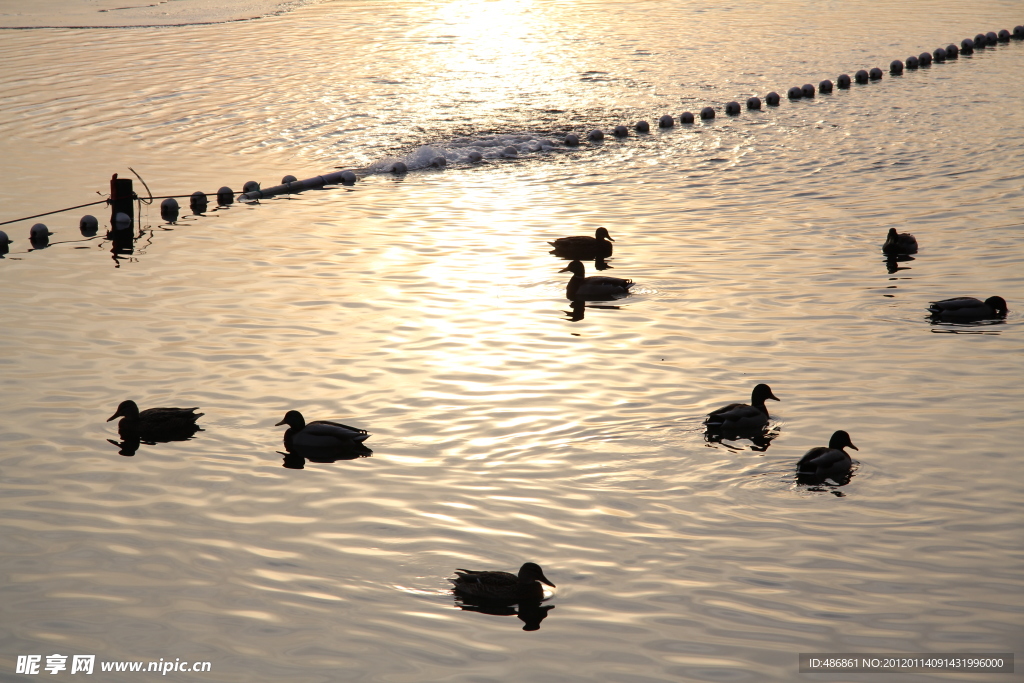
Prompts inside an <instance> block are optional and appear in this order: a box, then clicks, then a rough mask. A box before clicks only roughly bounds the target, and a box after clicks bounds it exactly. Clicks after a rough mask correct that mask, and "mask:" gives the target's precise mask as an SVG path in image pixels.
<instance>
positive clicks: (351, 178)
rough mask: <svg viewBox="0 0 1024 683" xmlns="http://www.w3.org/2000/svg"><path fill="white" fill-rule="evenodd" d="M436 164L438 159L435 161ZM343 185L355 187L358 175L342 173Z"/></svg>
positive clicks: (442, 164) (443, 163)
mask: <svg viewBox="0 0 1024 683" xmlns="http://www.w3.org/2000/svg"><path fill="white" fill-rule="evenodd" d="M438 159H444V157H438ZM434 162H435V163H436V162H437V159H434ZM445 163H447V162H442V163H441V166H444V165H445ZM341 184H342V185H355V184H356V174H355V173H353V172H352V171H342V172H341Z"/></svg>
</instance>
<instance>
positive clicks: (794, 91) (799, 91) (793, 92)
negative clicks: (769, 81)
mask: <svg viewBox="0 0 1024 683" xmlns="http://www.w3.org/2000/svg"><path fill="white" fill-rule="evenodd" d="M803 96H804V90H803V88H798V87H796V86H795V85H794V86H793V87H792V88H790V89H789V90H787V91H786V97H788V98H789V99H791V100H799V99H800V98H801V97H803Z"/></svg>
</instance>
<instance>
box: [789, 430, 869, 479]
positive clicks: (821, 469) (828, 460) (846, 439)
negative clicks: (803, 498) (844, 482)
mask: <svg viewBox="0 0 1024 683" xmlns="http://www.w3.org/2000/svg"><path fill="white" fill-rule="evenodd" d="M844 448H852V449H853V450H855V451H859V450H860V449H859V448H857V447H856V446H854V445H853V441H851V440H850V435H849V434H848V433H846V432H845V431H843V430H842V429H840V430H839V431H837V432H835V433H834V434H832V438H831V439H829V440H828V446H816V447H815V448H812V449H811V450H809V451H807V452H806V453H804V457H802V458H800V462H798V463H797V464H796V471H797V475H802V476H805V477H814V478H817V479H826V478H829V477H832V478H836V477H842V476H844V475H847V474H849V473H850V468H851V467H852V466H853V460H852V459H851V458H850V454H849V453H847V452H846V451H845V450H843V449H844Z"/></svg>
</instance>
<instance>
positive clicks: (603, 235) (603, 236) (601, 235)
mask: <svg viewBox="0 0 1024 683" xmlns="http://www.w3.org/2000/svg"><path fill="white" fill-rule="evenodd" d="M594 237H596V238H597V239H599V240H608V241H609V242H614V241H615V240H613V239H612V236H611V235H609V234H608V228H598V229H597V230H596V231H595V232H594Z"/></svg>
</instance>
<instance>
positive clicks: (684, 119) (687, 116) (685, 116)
mask: <svg viewBox="0 0 1024 683" xmlns="http://www.w3.org/2000/svg"><path fill="white" fill-rule="evenodd" d="M679 123H693V112H692V111H684V112H683V113H682V114H680V116H679Z"/></svg>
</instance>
